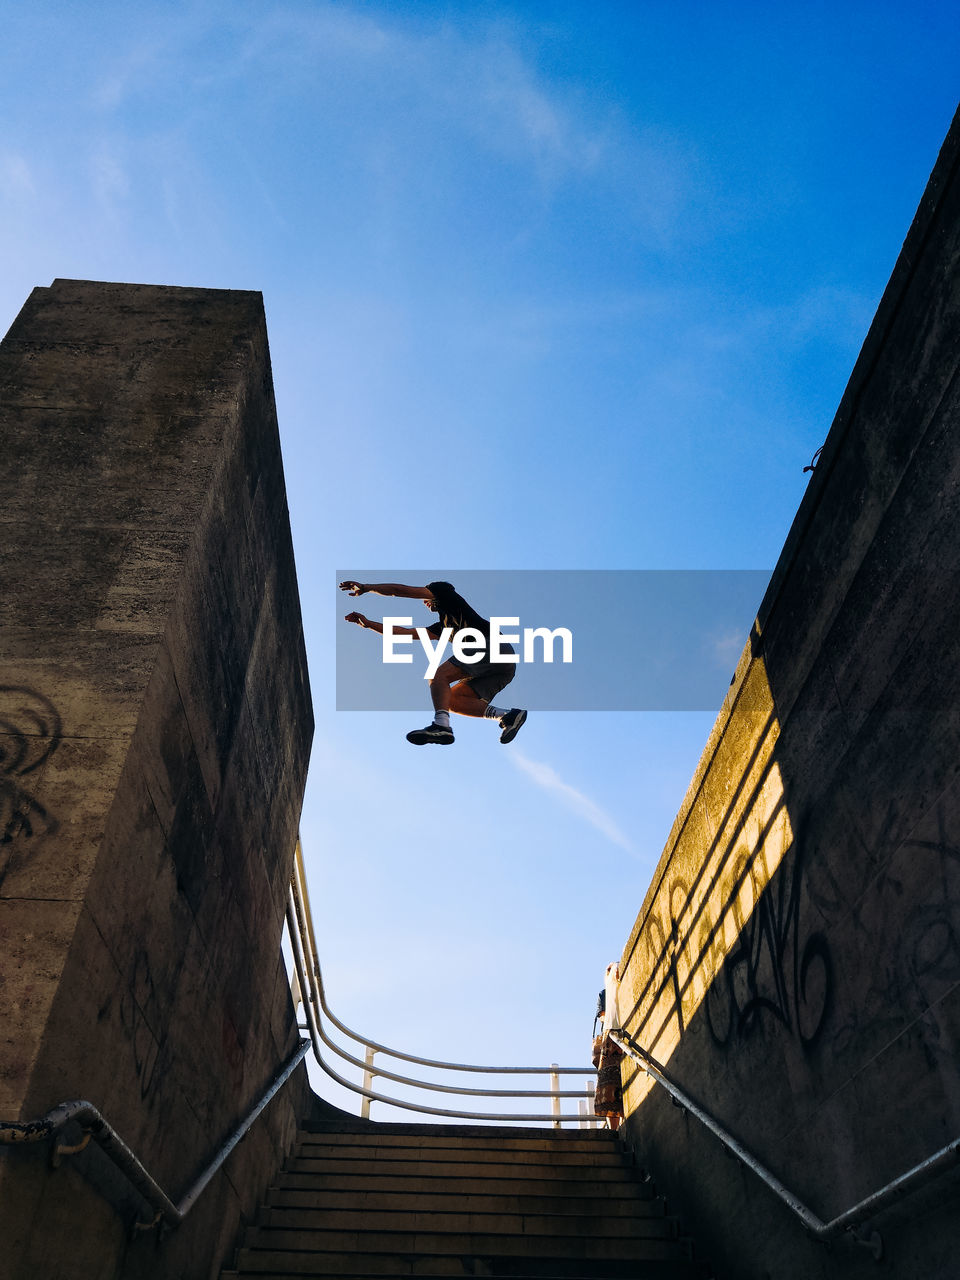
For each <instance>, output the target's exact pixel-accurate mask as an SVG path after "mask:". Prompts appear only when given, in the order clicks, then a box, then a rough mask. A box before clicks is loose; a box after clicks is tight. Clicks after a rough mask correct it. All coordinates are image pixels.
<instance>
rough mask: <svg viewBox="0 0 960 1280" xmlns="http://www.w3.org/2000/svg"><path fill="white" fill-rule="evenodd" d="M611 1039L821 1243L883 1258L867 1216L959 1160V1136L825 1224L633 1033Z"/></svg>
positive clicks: (617, 1034)
mask: <svg viewBox="0 0 960 1280" xmlns="http://www.w3.org/2000/svg"><path fill="white" fill-rule="evenodd" d="M610 1036H611V1039H612V1040H614V1041H615V1043H616V1044H618V1045H619V1046H620V1048H621V1049H622V1050H623V1051H624V1053H625V1054H626V1055H627V1056H628V1057H629V1058H630V1059H631V1060H632V1061H633V1062H635V1063H636V1064H637V1066H639V1067H640V1069H641V1070H642V1071H644V1072H645V1073H646V1074H647V1075H648V1076H650V1078H651V1079H652V1080H655V1081H656V1082H657V1084H659V1085H661V1086H662V1087H663V1088H664V1089H665V1090H666V1091H667V1093H669V1095H670V1097H671V1098H673V1100H674V1101H675V1102H676V1103H678V1105H679V1106H681V1107H682V1108H683V1109H684V1110H685V1111H689V1113H690V1114H691V1115H692V1116H694V1117H695V1118H696V1119H697V1120H699V1121H700V1123H701V1124H702V1125H703V1126H704V1127H705V1128H707V1129H709V1130H710V1132H711V1133H712V1134H713V1135H714V1137H716V1138H719V1140H720V1141H721V1142H722V1143H723V1145H724V1146H725V1147H726V1148H727V1150H728V1151H730V1152H732V1154H733V1155H735V1156H736V1158H737V1159H738V1160H740V1161H741V1162H742V1163H743V1164H744V1165H746V1166H747V1168H748V1169H750V1170H751V1171H752V1172H753V1173H755V1174H756V1176H757V1177H758V1178H759V1179H760V1180H761V1181H762V1182H763V1183H764V1184H765V1185H766V1186H767V1187H768V1188H769V1189H770V1190H771V1191H772V1192H773V1193H774V1195H776V1196H777V1198H778V1199H779V1200H781V1201H782V1202H783V1203H784V1204H785V1205H786V1206H787V1208H788V1209H790V1210H791V1211H792V1212H793V1213H794V1214H796V1216H797V1217H798V1218H799V1219H800V1221H801V1222H802V1223H803V1225H804V1226H805V1227H806V1228H807V1230H808V1231H809V1232H810V1233H811V1234H812V1235H813V1236H815V1237H816V1238H817V1239H818V1240H830V1239H832V1238H834V1237H835V1236H838V1235H840V1234H841V1233H842V1232H844V1231H847V1232H849V1233H850V1235H851V1236H852V1238H853V1239H854V1240H855V1241H856V1242H857V1244H861V1245H864V1246H865V1247H866V1248H867V1249H869V1250H870V1251H871V1253H872V1254H873V1256H874V1258H876V1259H877V1261H879V1260H880V1257H881V1256H882V1252H883V1241H882V1239H881V1236H880V1233H879V1232H878V1231H871V1232H869V1233H865V1232H860V1231H858V1230H857V1228H858V1224H859V1223H861V1222H862V1221H863V1220H864V1219H865V1218H868V1217H870V1216H871V1215H873V1214H876V1213H879V1212H880V1210H881V1209H885V1208H887V1207H888V1205H891V1204H893V1203H895V1202H896V1201H897V1200H901V1199H903V1197H904V1196H906V1195H909V1194H910V1193H911V1192H913V1191H915V1190H917V1188H919V1187H920V1186H921V1185H922V1184H923V1183H925V1182H928V1181H930V1180H931V1179H933V1178H935V1177H936V1176H937V1175H938V1174H940V1173H944V1172H946V1171H947V1169H949V1168H950V1167H951V1166H952V1165H954V1164H955V1163H956V1162H957V1159H958V1158H960V1138H955V1139H954V1140H953V1142H948V1143H947V1145H946V1146H944V1147H941V1148H940V1150H939V1151H936V1152H934V1154H933V1155H932V1156H928V1157H927V1158H926V1159H925V1160H921V1161H919V1162H918V1163H917V1164H915V1165H914V1166H913V1167H912V1168H910V1169H908V1170H907V1171H906V1172H905V1173H902V1174H900V1176H899V1177H897V1178H894V1179H892V1181H890V1182H888V1183H887V1184H886V1185H885V1186H883V1187H881V1188H880V1190H879V1191H874V1192H872V1193H871V1194H870V1195H868V1196H864V1198H863V1199H862V1200H859V1201H858V1202H857V1203H856V1204H855V1205H854V1206H853V1207H852V1208H851V1209H847V1210H845V1211H844V1212H843V1213H839V1214H837V1216H836V1217H835V1218H831V1219H830V1221H829V1222H824V1221H823V1219H822V1218H820V1217H818V1216H817V1214H815V1213H814V1212H813V1210H812V1209H809V1208H808V1207H807V1206H806V1205H805V1204H804V1203H803V1201H802V1200H801V1199H800V1198H799V1197H798V1196H796V1195H794V1193H793V1192H792V1191H790V1190H789V1189H788V1188H787V1187H785V1186H784V1184H783V1183H782V1182H781V1181H780V1179H779V1178H778V1177H777V1176H776V1174H774V1173H771V1171H770V1170H769V1169H768V1168H767V1167H766V1165H764V1164H762V1163H761V1161H760V1160H758V1159H757V1157H756V1156H755V1155H753V1153H752V1152H750V1151H748V1150H747V1148H746V1147H745V1146H744V1145H743V1143H742V1142H740V1141H739V1140H738V1139H737V1138H735V1137H734V1136H733V1135H732V1134H731V1133H730V1132H729V1131H728V1130H727V1129H725V1128H724V1127H723V1125H722V1124H720V1123H719V1121H717V1120H715V1119H714V1118H713V1116H711V1115H710V1114H709V1112H707V1111H705V1110H704V1109H703V1107H701V1106H700V1105H699V1103H697V1102H695V1101H694V1100H693V1098H691V1097H690V1095H689V1094H688V1093H687V1092H686V1090H685V1089H682V1088H681V1087H680V1086H679V1085H678V1084H676V1083H675V1082H674V1081H673V1080H671V1079H670V1077H669V1076H668V1075H667V1073H666V1070H665V1068H664V1067H663V1066H662V1065H661V1064H660V1063H659V1062H657V1060H656V1059H655V1058H653V1057H652V1056H651V1055H650V1054H649V1053H647V1051H646V1049H644V1048H643V1047H642V1045H639V1044H637V1042H636V1041H635V1040H634V1038H633V1036H631V1035H630V1034H629V1032H627V1031H626V1030H624V1029H623V1028H620V1029H619V1030H617V1031H611V1033H610Z"/></svg>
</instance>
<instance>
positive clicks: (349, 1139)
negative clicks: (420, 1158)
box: [297, 1130, 620, 1155]
mask: <svg viewBox="0 0 960 1280" xmlns="http://www.w3.org/2000/svg"><path fill="white" fill-rule="evenodd" d="M297 1142H298V1145H300V1146H301V1147H306V1146H313V1145H317V1146H373V1147H407V1148H410V1147H413V1148H416V1149H417V1150H424V1149H427V1148H430V1147H450V1148H456V1149H458V1150H481V1149H483V1148H496V1150H498V1151H551V1152H554V1151H579V1152H581V1153H583V1154H586V1155H590V1154H593V1153H594V1152H597V1151H606V1150H608V1149H609V1150H611V1151H619V1150H620V1144H619V1141H618V1139H617V1135H616V1134H615V1133H611V1132H610V1131H609V1130H603V1131H602V1132H601V1133H599V1134H595V1135H593V1136H591V1135H590V1134H586V1133H585V1134H582V1135H578V1136H574V1135H571V1136H570V1137H567V1136H566V1135H561V1136H560V1138H559V1139H554V1138H552V1137H550V1136H549V1135H548V1136H546V1137H541V1136H537V1135H536V1134H529V1135H528V1134H521V1135H520V1136H518V1137H510V1138H499V1139H496V1138H489V1137H482V1136H478V1135H476V1134H473V1135H464V1134H458V1133H457V1132H453V1133H449V1134H427V1135H425V1136H422V1137H417V1136H416V1135H415V1134H412V1133H399V1134H390V1133H385V1134H381V1133H308V1132H305V1131H303V1130H301V1131H300V1133H299V1134H298V1137H297Z"/></svg>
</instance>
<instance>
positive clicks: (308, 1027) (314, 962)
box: [287, 840, 602, 1128]
mask: <svg viewBox="0 0 960 1280" xmlns="http://www.w3.org/2000/svg"><path fill="white" fill-rule="evenodd" d="M287 932H288V934H289V941H290V948H291V951H292V952H293V964H294V971H295V975H296V977H295V984H294V999H295V1001H296V1002H297V1003H298V1004H300V1005H302V1006H303V1011H304V1018H305V1022H303V1023H301V1030H303V1031H306V1032H307V1033H308V1034H309V1036H310V1040H311V1043H312V1045H313V1053H314V1057H315V1058H316V1060H317V1064H318V1066H319V1067H320V1068H321V1070H322V1071H324V1072H325V1073H326V1074H327V1075H328V1076H329V1077H330V1078H331V1080H335V1081H336V1083H337V1084H339V1085H342V1086H343V1088H345V1089H349V1090H350V1091H351V1092H352V1093H356V1094H359V1095H360V1097H361V1098H362V1099H363V1101H362V1103H361V1110H360V1114H361V1116H362V1117H364V1118H369V1115H370V1103H371V1102H383V1103H386V1104H388V1105H389V1106H392V1107H400V1108H402V1109H403V1110H405V1111H417V1112H420V1113H421V1114H426V1115H435V1116H443V1117H445V1118H447V1119H458V1120H481V1121H496V1122H500V1123H503V1122H509V1123H511V1124H512V1123H514V1122H517V1121H527V1122H530V1123H535V1124H541V1125H553V1126H555V1127H557V1128H559V1127H560V1126H561V1125H563V1124H579V1125H581V1126H590V1127H592V1126H593V1125H596V1124H600V1123H602V1121H600V1120H598V1119H597V1117H595V1116H594V1115H593V1114H592V1112H593V1105H592V1100H593V1092H592V1090H591V1089H590V1088H589V1087H584V1088H580V1089H561V1088H560V1076H562V1075H565V1076H592V1075H594V1074H595V1072H594V1068H593V1067H560V1066H557V1064H556V1063H551V1064H550V1066H547V1067H482V1066H476V1065H473V1064H469V1063H464V1062H441V1061H438V1060H437V1059H435V1058H421V1057H418V1056H417V1055H415V1054H412V1053H403V1052H402V1051H401V1050H399V1049H391V1048H389V1047H388V1046H387V1045H384V1044H380V1043H379V1042H378V1041H376V1040H371V1039H370V1038H369V1037H367V1036H362V1035H360V1034H359V1033H358V1032H356V1031H352V1030H351V1029H350V1027H348V1026H347V1025H346V1024H345V1023H343V1022H341V1021H340V1019H339V1018H338V1017H337V1016H336V1015H335V1014H334V1013H333V1012H332V1011H331V1009H330V1007H329V1005H328V1003H327V998H326V993H325V991H324V987H323V974H322V972H321V969H320V961H319V957H318V953H317V942H316V936H315V934H314V930H313V918H312V916H311V913H310V897H309V893H308V890H307V878H306V872H305V869H304V865H303V850H302V849H301V846H300V841H299V840H298V841H297V849H296V857H295V860H294V872H293V879H292V881H291V884H290V893H289V901H288V904H287ZM324 1018H326V1020H327V1021H328V1022H329V1023H330V1024H331V1025H332V1026H334V1027H336V1028H337V1030H339V1031H340V1032H341V1033H342V1034H343V1035H345V1036H347V1037H348V1038H349V1039H351V1040H353V1041H354V1042H355V1043H357V1044H358V1045H360V1046H361V1047H362V1048H363V1050H364V1056H363V1058H358V1057H356V1056H355V1055H354V1054H352V1053H350V1052H348V1051H347V1050H346V1049H344V1048H342V1047H341V1046H340V1045H338V1044H337V1043H336V1041H335V1040H333V1039H331V1037H330V1035H329V1034H328V1032H327V1030H326V1028H325V1026H324ZM323 1046H325V1047H326V1048H327V1049H328V1050H330V1052H331V1053H333V1054H336V1055H337V1057H339V1058H341V1059H343V1061H345V1062H347V1063H349V1064H350V1065H351V1066H353V1067H358V1068H360V1070H361V1071H362V1072H363V1083H362V1084H360V1085H358V1084H355V1083H354V1082H352V1081H350V1080H348V1079H346V1078H345V1077H344V1076H342V1075H341V1074H340V1073H339V1072H338V1071H336V1070H335V1069H334V1068H333V1067H332V1066H331V1065H330V1063H329V1062H328V1061H327V1060H326V1059H325V1058H324V1056H323ZM377 1054H380V1055H382V1056H384V1057H388V1058H394V1059H397V1060H398V1061H400V1062H412V1063H414V1064H416V1065H417V1066H421V1067H429V1068H431V1069H432V1070H440V1071H452V1072H458V1073H459V1072H472V1073H480V1074H484V1075H497V1076H499V1075H539V1076H548V1077H549V1078H550V1088H548V1089H491V1088H476V1089H474V1088H469V1087H468V1086H465V1085H457V1084H441V1083H439V1082H437V1081H433V1080H420V1079H417V1078H415V1077H413V1076H408V1075H403V1074H401V1073H400V1072H398V1071H393V1070H390V1069H389V1068H388V1067H385V1066H382V1065H379V1064H376V1062H375V1058H376V1055H377ZM374 1077H379V1078H381V1079H383V1080H392V1081H394V1082H395V1083H397V1084H401V1085H405V1086H407V1087H412V1088H415V1089H422V1090H426V1091H428V1092H431V1093H444V1094H457V1095H466V1096H469V1097H478V1098H549V1099H550V1100H551V1108H552V1109H551V1110H550V1111H549V1112H546V1113H543V1112H537V1113H535V1114H515V1113H513V1112H505V1113H503V1112H501V1113H493V1112H489V1111H460V1110H455V1109H452V1108H448V1107H439V1106H436V1105H430V1104H427V1103H418V1102H411V1101H408V1100H406V1099H404V1098H398V1097H395V1096H392V1095H389V1094H384V1093H378V1092H376V1091H375V1090H374V1089H372V1088H371V1085H372V1083H373V1079H374ZM562 1098H576V1099H578V1100H579V1102H580V1107H579V1109H578V1110H577V1111H576V1112H573V1113H569V1112H566V1113H564V1112H562V1111H561V1109H560V1100H561V1099H562Z"/></svg>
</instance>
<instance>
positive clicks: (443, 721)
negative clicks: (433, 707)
mask: <svg viewBox="0 0 960 1280" xmlns="http://www.w3.org/2000/svg"><path fill="white" fill-rule="evenodd" d="M433 723H434V724H438V725H439V726H440V728H441V729H449V728H450V712H449V711H435V712H434V713H433Z"/></svg>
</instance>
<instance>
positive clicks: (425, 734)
mask: <svg viewBox="0 0 960 1280" xmlns="http://www.w3.org/2000/svg"><path fill="white" fill-rule="evenodd" d="M407 741H408V742H412V743H413V745H414V746H415V747H424V746H426V744H427V743H428V742H437V743H439V744H440V746H441V747H449V745H450V743H451V742H452V741H453V730H452V729H445V728H444V726H443V725H442V724H428V725H427V727H426V728H425V729H414V731H413V732H412V733H408V734H407Z"/></svg>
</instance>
